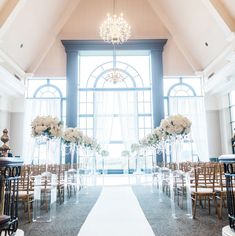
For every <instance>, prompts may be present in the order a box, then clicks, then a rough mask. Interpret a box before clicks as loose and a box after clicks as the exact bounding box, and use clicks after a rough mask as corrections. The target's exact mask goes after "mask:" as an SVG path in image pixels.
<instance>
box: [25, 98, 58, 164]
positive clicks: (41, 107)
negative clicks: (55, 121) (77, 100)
mask: <svg viewBox="0 0 235 236" xmlns="http://www.w3.org/2000/svg"><path fill="white" fill-rule="evenodd" d="M39 115H44V116H47V115H51V116H55V117H58V118H59V119H60V117H61V99H26V102H25V116H24V142H23V143H24V149H23V159H24V163H25V164H28V163H31V162H32V161H33V160H34V158H35V157H34V155H36V153H35V148H36V146H35V139H34V138H32V136H31V122H32V120H33V119H34V118H35V117H36V116H39ZM51 148H52V150H53V151H54V153H55V156H56V157H58V158H59V156H60V150H59V148H58V147H56V146H52V147H51ZM51 161H52V162H58V161H59V159H57V160H51Z"/></svg>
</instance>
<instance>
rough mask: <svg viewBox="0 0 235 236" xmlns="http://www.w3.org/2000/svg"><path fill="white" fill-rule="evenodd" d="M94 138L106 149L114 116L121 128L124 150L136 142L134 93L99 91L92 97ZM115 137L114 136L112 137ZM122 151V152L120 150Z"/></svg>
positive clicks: (112, 127)
mask: <svg viewBox="0 0 235 236" xmlns="http://www.w3.org/2000/svg"><path fill="white" fill-rule="evenodd" d="M94 107H95V109H94V132H95V138H96V139H97V140H98V142H99V143H101V144H102V146H103V148H105V149H108V146H109V143H110V139H111V136H112V132H113V131H114V125H115V124H114V114H115V115H117V117H118V119H119V121H118V122H119V123H120V127H121V136H122V137H121V138H122V141H123V144H124V146H125V149H126V150H130V146H131V144H132V143H136V142H137V140H138V135H137V131H138V130H137V96H136V92H134V91H109V92H107V91H104V92H102V91H99V92H96V93H95V97H94ZM114 136H115V135H114ZM120 151H122V150H120Z"/></svg>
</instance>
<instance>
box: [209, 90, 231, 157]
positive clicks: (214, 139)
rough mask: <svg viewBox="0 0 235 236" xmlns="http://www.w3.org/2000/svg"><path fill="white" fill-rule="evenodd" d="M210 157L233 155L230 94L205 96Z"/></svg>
mask: <svg viewBox="0 0 235 236" xmlns="http://www.w3.org/2000/svg"><path fill="white" fill-rule="evenodd" d="M205 106H206V117H207V133H208V145H209V155H210V157H213V156H215V157H216V156H220V155H222V154H230V153H232V148H231V137H232V133H231V125H230V111H229V101H228V94H227V93H226V92H224V93H223V94H214V95H208V94H207V95H206V96H205Z"/></svg>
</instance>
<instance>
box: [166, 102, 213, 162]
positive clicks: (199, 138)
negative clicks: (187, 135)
mask: <svg viewBox="0 0 235 236" xmlns="http://www.w3.org/2000/svg"><path fill="white" fill-rule="evenodd" d="M169 112H170V115H174V114H181V115H185V116H186V117H188V118H189V119H190V120H191V121H192V129H191V135H192V139H193V141H194V144H195V149H196V152H197V154H198V156H199V159H200V161H208V160H209V156H208V155H209V154H208V140H207V128H206V113H205V104H204V98H203V97H170V98H169Z"/></svg>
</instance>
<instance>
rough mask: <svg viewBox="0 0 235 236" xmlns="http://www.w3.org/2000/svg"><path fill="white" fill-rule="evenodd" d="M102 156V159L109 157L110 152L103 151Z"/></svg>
mask: <svg viewBox="0 0 235 236" xmlns="http://www.w3.org/2000/svg"><path fill="white" fill-rule="evenodd" d="M100 155H101V156H102V157H107V156H108V155H109V152H108V151H107V150H102V151H101V152H100Z"/></svg>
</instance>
